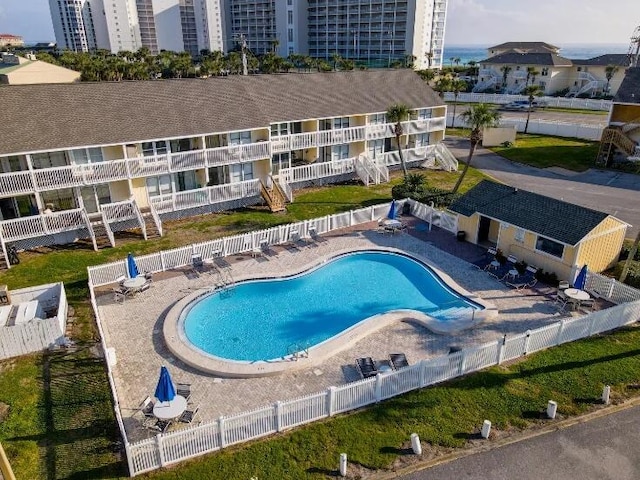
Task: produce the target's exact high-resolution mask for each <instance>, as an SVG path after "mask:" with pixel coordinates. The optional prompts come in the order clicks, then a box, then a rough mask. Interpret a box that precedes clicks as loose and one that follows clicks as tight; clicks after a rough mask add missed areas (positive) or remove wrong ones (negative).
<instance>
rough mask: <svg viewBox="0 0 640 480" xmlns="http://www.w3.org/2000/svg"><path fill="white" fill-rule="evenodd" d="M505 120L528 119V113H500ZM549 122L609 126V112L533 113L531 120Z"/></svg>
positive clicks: (549, 111) (544, 111) (545, 111)
mask: <svg viewBox="0 0 640 480" xmlns="http://www.w3.org/2000/svg"><path fill="white" fill-rule="evenodd" d="M500 113H501V115H502V116H503V117H504V118H527V112H509V111H500ZM538 119H540V120H548V121H553V122H567V123H579V124H583V125H602V126H605V125H606V124H607V112H603V114H598V115H596V114H594V113H572V112H556V111H551V110H544V109H539V110H536V111H534V112H531V120H538Z"/></svg>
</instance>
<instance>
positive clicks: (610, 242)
mask: <svg viewBox="0 0 640 480" xmlns="http://www.w3.org/2000/svg"><path fill="white" fill-rule="evenodd" d="M621 225H622V222H620V221H619V220H616V219H615V218H613V217H608V218H606V219H604V220H603V221H602V223H600V225H598V226H597V227H596V228H594V229H593V230H592V231H591V232H590V233H589V235H588V236H587V237H585V239H584V240H583V241H582V242H581V244H580V248H579V249H578V252H577V258H576V265H578V266H582V265H588V266H589V270H591V271H593V272H601V271H602V270H606V269H607V268H609V267H612V266H613V265H614V264H615V263H616V262H617V260H618V255H619V253H620V249H621V248H622V242H623V241H624V236H625V234H626V231H627V229H626V228H621V229H619V230H617V231H615V232H610V233H607V234H604V233H605V232H607V231H609V230H612V229H615V228H616V227H619V226H621ZM598 234H604V235H600V236H598ZM590 237H593V238H590Z"/></svg>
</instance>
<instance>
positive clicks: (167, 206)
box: [150, 179, 260, 214]
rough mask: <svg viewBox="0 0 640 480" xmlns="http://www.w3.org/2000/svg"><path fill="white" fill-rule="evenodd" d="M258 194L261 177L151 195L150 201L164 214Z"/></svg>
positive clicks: (158, 211)
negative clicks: (155, 195)
mask: <svg viewBox="0 0 640 480" xmlns="http://www.w3.org/2000/svg"><path fill="white" fill-rule="evenodd" d="M256 195H260V179H254V180H247V181H244V182H237V183H227V184H224V185H214V186H212V187H204V188H197V189H194V190H187V191H184V192H177V193H169V194H166V195H159V196H157V197H151V199H150V203H151V204H152V205H153V208H154V209H155V210H156V211H157V213H159V214H163V213H168V212H175V211H177V210H185V209H188V208H196V207H202V206H205V205H213V204H216V203H221V202H227V201H230V200H238V199H241V198H245V197H253V196H256Z"/></svg>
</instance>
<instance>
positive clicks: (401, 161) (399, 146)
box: [396, 135, 409, 178]
mask: <svg viewBox="0 0 640 480" xmlns="http://www.w3.org/2000/svg"><path fill="white" fill-rule="evenodd" d="M396 142H397V143H398V155H400V165H402V173H403V174H404V178H407V176H408V175H409V172H408V171H407V164H406V163H404V155H403V154H402V145H400V135H396Z"/></svg>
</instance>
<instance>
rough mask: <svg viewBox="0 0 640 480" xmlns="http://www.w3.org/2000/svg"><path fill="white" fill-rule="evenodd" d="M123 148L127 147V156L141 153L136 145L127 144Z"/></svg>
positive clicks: (137, 155) (132, 156)
mask: <svg viewBox="0 0 640 480" xmlns="http://www.w3.org/2000/svg"><path fill="white" fill-rule="evenodd" d="M125 148H126V149H127V158H136V157H139V156H141V155H142V153H141V152H142V150H138V145H135V144H129V145H126V146H125Z"/></svg>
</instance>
